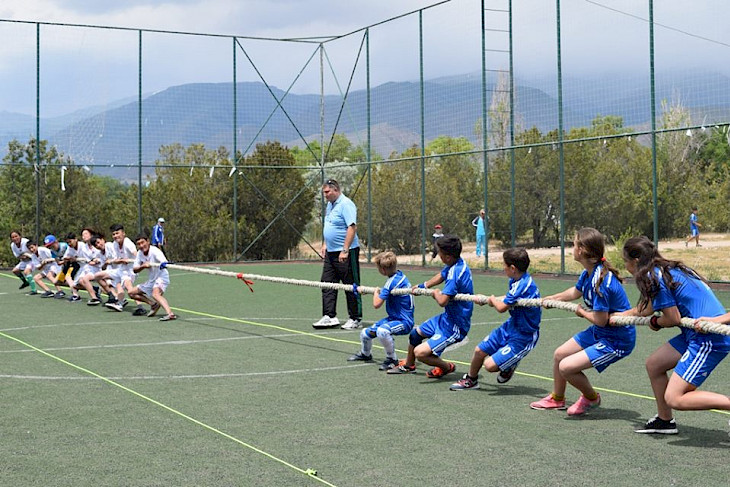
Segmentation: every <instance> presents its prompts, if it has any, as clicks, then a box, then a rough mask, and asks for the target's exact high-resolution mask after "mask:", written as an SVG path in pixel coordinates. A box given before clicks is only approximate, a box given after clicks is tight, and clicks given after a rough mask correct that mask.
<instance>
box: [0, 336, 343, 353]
mask: <svg viewBox="0 0 730 487" xmlns="http://www.w3.org/2000/svg"><path fill="white" fill-rule="evenodd" d="M345 333H347V331H346V330H332V331H325V332H319V333H314V332H313V333H312V334H313V335H334V334H338V335H344V334H345ZM301 336H302V334H301V333H282V334H279V335H254V336H236V337H222V338H207V339H205V340H170V341H165V342H147V343H119V344H113V345H82V346H78V347H50V348H43V349H42V350H43V351H45V352H58V351H60V350H94V349H109V348H135V347H157V346H166V345H196V344H198V343H215V342H229V341H238V340H252V339H264V338H288V337H301ZM34 351H35V350H30V349H20V350H0V354H3V353H28V352H34Z"/></svg>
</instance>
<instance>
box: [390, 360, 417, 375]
mask: <svg viewBox="0 0 730 487" xmlns="http://www.w3.org/2000/svg"><path fill="white" fill-rule="evenodd" d="M385 373H386V374H415V373H416V364H413V365H406V361H405V360H401V361H400V362H398V365H396V366H395V367H393V368H391V369H388V370H387V371H386V372H385Z"/></svg>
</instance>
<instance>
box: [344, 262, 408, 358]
mask: <svg viewBox="0 0 730 487" xmlns="http://www.w3.org/2000/svg"><path fill="white" fill-rule="evenodd" d="M373 262H375V265H376V266H377V268H378V272H380V273H381V274H382V275H384V276H386V277H387V278H388V280H387V281H385V285H384V286H383V287H382V289H381V290H380V292H379V293H377V294H374V295H373V307H374V308H375V309H379V308H380V307H381V306H383V303H385V310H386V312H387V313H388V316H387V317H385V318H383V319H382V320H380V321H378V322H376V323H375V324H374V325H373V326H371V327H369V328H365V329H364V330H362V332H360V340H361V341H362V348H361V349H360V351H359V352H358V353H356V354H354V355H352V356H351V357H350V358H348V359H347V360H349V361H351V362H352V361H364V362H369V361H371V360H372V359H373V356H372V353H371V351H372V348H373V338H375V337H378V338H379V339H380V343H382V344H383V348H384V349H385V361H384V362H383V363H382V364H380V367H379V368H380V370H389V369H392V368H393V367H395V366H397V365H398V357H397V356H396V354H395V341H394V340H393V335H407V334H409V333H410V332H411V330H412V329H413V295H412V294H398V295H395V294H391V292H392V291H393V290H394V289H408V290H409V292H410V289H411V283H410V282H408V278H407V277H406V276H405V274H403V273H402V272H401V271H399V270H398V259H397V258H396V256H395V254H394V253H393V252H381V253H379V254H378V255H376V256H375V258H374V259H373Z"/></svg>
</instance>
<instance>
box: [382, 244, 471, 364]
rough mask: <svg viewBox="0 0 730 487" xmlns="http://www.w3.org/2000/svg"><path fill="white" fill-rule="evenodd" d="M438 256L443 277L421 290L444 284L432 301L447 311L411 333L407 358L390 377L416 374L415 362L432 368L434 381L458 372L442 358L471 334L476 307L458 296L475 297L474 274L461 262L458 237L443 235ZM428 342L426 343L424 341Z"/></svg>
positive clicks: (429, 282) (430, 281) (424, 285)
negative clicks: (449, 348) (468, 295)
mask: <svg viewBox="0 0 730 487" xmlns="http://www.w3.org/2000/svg"><path fill="white" fill-rule="evenodd" d="M436 246H437V247H438V255H439V258H440V259H441V262H443V263H444V264H445V267H444V268H443V269H442V270H441V272H440V273H438V274H436V275H435V276H433V277H432V278H431V279H429V280H428V281H426V282H424V283H422V284H419V285H418V287H420V288H426V289H429V288H431V287H433V286H436V285H438V284H441V283H444V288H443V290H438V289H434V291H433V299H434V300H436V302H437V303H438V304H439V306H441V307H442V308H444V312H443V313H441V314H440V315H436V316H434V317H432V318H430V319H428V320H427V321H425V322H424V323H421V324H420V325H419V326H417V327H416V328H414V329H413V330H411V333H410V335H409V341H410V344H409V345H408V356H407V357H406V359H405V360H401V361H400V363H399V365H398V366H397V367H393V368H392V369H389V370H388V373H389V374H408V373H415V372H416V359H418V360H419V361H420V362H423V363H425V364H428V365H430V366H432V367H433V368H432V369H431V370H429V371H428V372H427V373H426V376H427V377H429V378H432V379H439V378H441V377H443V376H444V375H446V374H450V373H451V372H453V371H454V370H456V365H454V364H453V363H452V362H446V361H445V360H443V359H442V358H441V354H442V353H443V351H444V350H446V347H448V346H450V345H453V344H455V343H459V342H460V341H462V340H463V339H464V338H466V334H467V333H468V332H469V328H470V327H471V314H472V311H473V309H474V303H472V302H471V301H457V300H455V299H454V297H455V296H456V295H457V294H473V293H474V283H473V282H472V278H471V270H470V269H469V266H468V265H466V262H464V259H462V258H461V240H459V237H457V236H455V235H444V236H443V237H441V238H439V239H438V240H437V241H436ZM424 338H427V339H428V340H427V341H426V343H423V339H424Z"/></svg>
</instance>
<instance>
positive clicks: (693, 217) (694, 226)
mask: <svg viewBox="0 0 730 487" xmlns="http://www.w3.org/2000/svg"><path fill="white" fill-rule="evenodd" d="M701 226H702V224H701V223H700V222H698V221H697V207H696V206H693V207H692V213H691V214H690V215H689V237H687V240H685V242H684V246H685V247H687V246H688V245H689V243H690V241H691V240H693V239H694V241H695V247H702V245H700V228H699V227H701Z"/></svg>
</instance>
